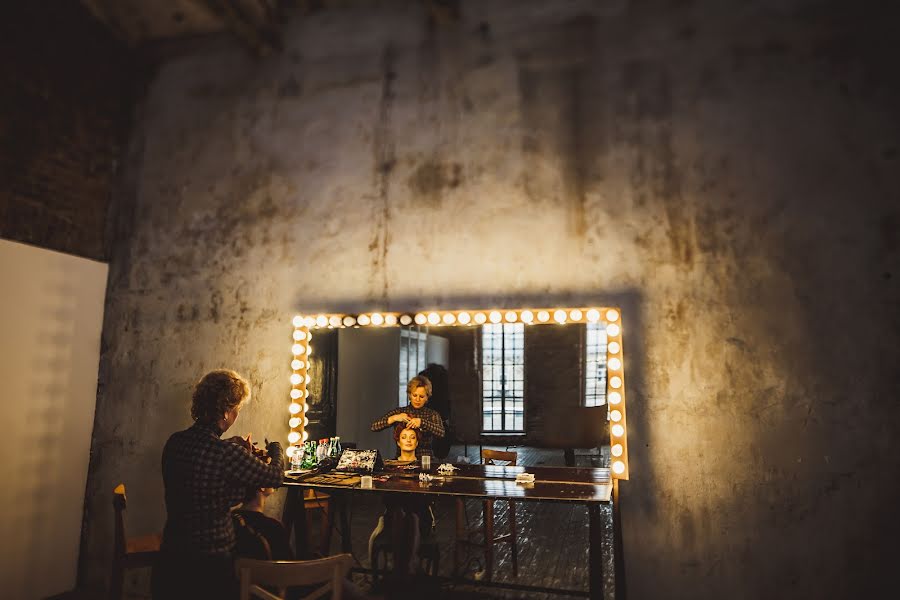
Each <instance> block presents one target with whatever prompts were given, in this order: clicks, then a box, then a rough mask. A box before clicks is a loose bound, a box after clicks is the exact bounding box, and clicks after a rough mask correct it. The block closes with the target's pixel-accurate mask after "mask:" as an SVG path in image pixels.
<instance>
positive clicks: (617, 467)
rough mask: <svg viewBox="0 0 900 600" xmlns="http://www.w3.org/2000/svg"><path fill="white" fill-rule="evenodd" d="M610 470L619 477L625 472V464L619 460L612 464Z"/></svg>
mask: <svg viewBox="0 0 900 600" xmlns="http://www.w3.org/2000/svg"><path fill="white" fill-rule="evenodd" d="M612 470H613V473H615V474H616V475H621V474H622V473H624V472H625V463H623V462H622V461H621V460H617V461H616V462H614V463H613V466H612Z"/></svg>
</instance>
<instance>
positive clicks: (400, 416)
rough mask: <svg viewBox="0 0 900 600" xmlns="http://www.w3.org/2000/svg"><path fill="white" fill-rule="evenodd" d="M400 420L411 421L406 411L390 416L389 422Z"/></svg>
mask: <svg viewBox="0 0 900 600" xmlns="http://www.w3.org/2000/svg"><path fill="white" fill-rule="evenodd" d="M400 421H403V422H404V423H407V422H409V415H408V414H406V413H397V414H396V415H391V416H390V417H388V424H392V423H399V422H400Z"/></svg>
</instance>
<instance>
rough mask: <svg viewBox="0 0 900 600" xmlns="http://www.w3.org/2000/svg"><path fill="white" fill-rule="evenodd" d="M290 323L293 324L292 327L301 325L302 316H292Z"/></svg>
mask: <svg viewBox="0 0 900 600" xmlns="http://www.w3.org/2000/svg"><path fill="white" fill-rule="evenodd" d="M291 323H293V324H294V327H301V326H302V325H303V317H301V316H300V315H297V316H296V317H294V318H293V320H291Z"/></svg>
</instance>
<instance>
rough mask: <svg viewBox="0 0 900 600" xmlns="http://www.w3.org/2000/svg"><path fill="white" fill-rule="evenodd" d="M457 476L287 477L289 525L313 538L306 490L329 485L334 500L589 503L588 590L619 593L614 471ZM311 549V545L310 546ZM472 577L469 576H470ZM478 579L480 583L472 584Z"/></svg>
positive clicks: (484, 471) (480, 470) (480, 471)
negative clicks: (381, 497)
mask: <svg viewBox="0 0 900 600" xmlns="http://www.w3.org/2000/svg"><path fill="white" fill-rule="evenodd" d="M455 466H456V467H457V468H458V470H457V471H454V472H453V475H446V476H440V475H439V474H438V473H437V472H436V471H435V470H434V469H433V470H432V471H431V472H430V473H429V474H431V475H434V476H435V479H433V480H432V481H431V482H428V483H424V482H421V481H419V480H418V471H412V472H410V471H395V470H391V469H387V470H385V471H384V472H383V473H381V474H379V475H388V476H389V478H388V479H387V480H386V481H379V480H375V481H374V483H373V487H372V488H370V489H363V488H360V487H359V485H358V484H356V485H350V486H348V485H340V484H335V483H322V482H314V481H309V480H308V478H307V480H304V479H303V478H300V479H294V478H291V477H285V481H284V485H285V486H286V487H287V492H288V495H287V499H286V501H285V505H284V517H283V521H284V525H285V527H288V528H289V529H290V528H291V527H293V529H294V534H295V538H296V540H297V541H298V544H297V545H298V546H300V542H301V541H302V540H307V541H308V539H309V538H308V531H307V526H306V518H305V508H304V506H303V501H302V493H301V492H302V490H303V489H307V488H313V489H327V490H329V493H331V494H332V498H335V497H336V495H335V492H337V496H338V497H339V496H340V491H345V492H353V493H380V494H393V493H405V494H421V495H426V496H452V497H455V498H459V497H463V498H477V499H480V500H491V499H493V500H501V499H511V500H517V501H524V502H529V501H531V502H559V503H570V504H584V505H587V508H588V518H589V524H590V531H589V533H588V541H589V562H590V564H589V592H588V595H589V597H590V598H604V597H605V598H606V600H610V599H612V598H614V597H615V579H616V578H615V566H616V562H615V559H616V557H615V552H614V549H615V543H614V542H615V540H614V538H615V533H614V530H615V523H614V519H615V511H614V510H613V502H612V493H613V487H614V481H611V480H610V477H609V469H594V468H580V467H502V466H494V465H455ZM523 472H528V473H532V474H534V477H535V481H534V483H533V484H518V483H516V475H517V474H518V473H523ZM341 520H342V523H341V551H342V552H350V550H351V548H350V534H349V519H348V517H347V515H346V511H344V512H343V514H342V515H341ZM306 547H309V544H307V545H306ZM466 581H468V580H466ZM472 583H476V584H477V583H478V582H472Z"/></svg>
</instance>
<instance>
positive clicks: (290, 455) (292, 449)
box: [284, 446, 297, 458]
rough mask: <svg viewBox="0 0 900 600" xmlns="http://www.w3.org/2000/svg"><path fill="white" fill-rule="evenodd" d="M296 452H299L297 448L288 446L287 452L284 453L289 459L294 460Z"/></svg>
mask: <svg viewBox="0 0 900 600" xmlns="http://www.w3.org/2000/svg"><path fill="white" fill-rule="evenodd" d="M295 452H297V446H288V447H287V450H285V451H284V453H285V454H287V457H288V458H293V456H294V453H295Z"/></svg>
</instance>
